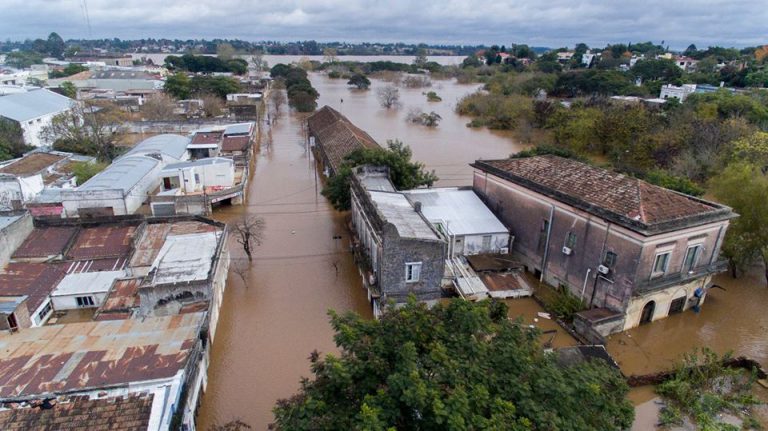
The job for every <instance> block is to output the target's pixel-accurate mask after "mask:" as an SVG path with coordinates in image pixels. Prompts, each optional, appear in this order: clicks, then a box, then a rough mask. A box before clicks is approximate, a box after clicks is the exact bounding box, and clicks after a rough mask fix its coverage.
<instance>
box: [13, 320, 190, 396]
mask: <svg viewBox="0 0 768 431" xmlns="http://www.w3.org/2000/svg"><path fill="white" fill-rule="evenodd" d="M204 315H205V313H194V314H182V315H175V316H164V317H150V318H146V319H141V320H138V319H127V320H110V321H102V322H83V323H71V324H67V325H51V326H42V327H37V328H28V329H24V330H23V331H19V332H18V333H14V334H12V335H11V334H6V333H0V369H2V370H3V372H2V373H0V398H20V397H39V396H40V395H43V394H52V393H62V392H67V391H76V390H86V389H98V388H103V387H106V386H112V385H121V384H129V383H135V382H145V381H149V380H156V379H165V378H171V377H173V376H175V375H176V374H177V373H178V372H179V371H181V370H183V369H184V367H185V366H186V364H187V361H188V358H189V355H190V352H191V351H192V349H193V348H194V347H195V345H196V344H197V342H198V339H199V333H200V326H201V323H202V321H203V317H204Z"/></svg>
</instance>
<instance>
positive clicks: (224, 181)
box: [160, 157, 235, 194]
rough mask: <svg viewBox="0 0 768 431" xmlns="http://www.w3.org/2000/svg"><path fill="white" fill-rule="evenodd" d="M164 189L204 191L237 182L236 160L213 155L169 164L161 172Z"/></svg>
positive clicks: (187, 191) (185, 191)
mask: <svg viewBox="0 0 768 431" xmlns="http://www.w3.org/2000/svg"><path fill="white" fill-rule="evenodd" d="M160 175H161V176H162V183H163V184H162V187H163V191H172V190H177V191H178V192H179V193H181V194H190V193H203V192H204V191H206V189H209V190H210V189H213V190H219V189H223V188H228V187H232V186H233V185H234V184H235V162H234V161H233V160H232V159H227V158H224V157H211V158H207V159H199V160H195V161H191V162H182V163H174V164H171V165H167V166H166V167H165V168H164V169H163V170H162V171H161V172H160Z"/></svg>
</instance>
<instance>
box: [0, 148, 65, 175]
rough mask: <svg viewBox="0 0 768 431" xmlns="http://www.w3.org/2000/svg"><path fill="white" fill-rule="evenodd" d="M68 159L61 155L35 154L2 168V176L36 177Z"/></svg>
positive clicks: (0, 169) (0, 170) (0, 171)
mask: <svg viewBox="0 0 768 431" xmlns="http://www.w3.org/2000/svg"><path fill="white" fill-rule="evenodd" d="M66 158H67V157H66V156H63V155H61V154H51V153H45V152H34V153H31V154H27V155H26V156H24V157H22V158H20V159H16V160H15V161H14V162H12V163H10V164H8V165H5V166H3V167H2V168H0V174H11V175H16V176H20V177H24V176H30V175H35V174H37V173H39V172H40V171H43V170H45V169H46V168H48V167H50V166H53V165H55V164H56V163H58V162H60V161H62V160H64V159H66Z"/></svg>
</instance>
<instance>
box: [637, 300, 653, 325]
mask: <svg viewBox="0 0 768 431" xmlns="http://www.w3.org/2000/svg"><path fill="white" fill-rule="evenodd" d="M655 309H656V302H655V301H650V302H648V303H647V304H645V307H643V314H641V315H640V324H641V325H642V324H644V323H650V322H651V320H653V311H654V310H655Z"/></svg>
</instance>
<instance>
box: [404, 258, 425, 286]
mask: <svg viewBox="0 0 768 431" xmlns="http://www.w3.org/2000/svg"><path fill="white" fill-rule="evenodd" d="M420 276H421V262H411V263H406V264H405V282H406V283H416V282H417V281H419V277H420Z"/></svg>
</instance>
